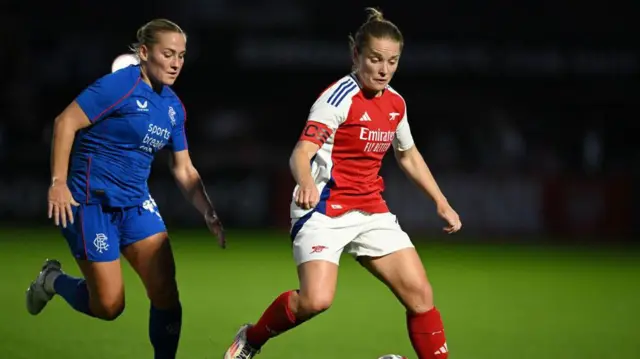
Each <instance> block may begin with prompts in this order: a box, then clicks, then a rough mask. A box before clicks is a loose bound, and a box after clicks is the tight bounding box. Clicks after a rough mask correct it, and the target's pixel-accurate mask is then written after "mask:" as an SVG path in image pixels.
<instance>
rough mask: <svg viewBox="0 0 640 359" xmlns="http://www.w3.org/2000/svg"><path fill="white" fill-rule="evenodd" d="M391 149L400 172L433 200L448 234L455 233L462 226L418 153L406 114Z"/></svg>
mask: <svg viewBox="0 0 640 359" xmlns="http://www.w3.org/2000/svg"><path fill="white" fill-rule="evenodd" d="M393 149H394V154H395V157H396V160H397V162H398V165H399V166H400V168H401V169H402V171H403V172H404V173H405V174H406V175H407V177H409V179H411V180H412V181H413V182H414V183H415V184H416V185H417V186H418V187H419V188H420V189H421V190H422V191H423V192H424V193H425V194H427V195H428V196H429V197H431V198H432V199H433V201H434V202H435V204H436V208H437V211H438V214H439V215H440V216H441V217H443V218H444V219H445V220H446V221H447V222H448V223H449V226H448V227H445V231H446V232H448V233H453V232H456V231H458V230H459V229H460V227H461V226H462V223H461V222H460V217H459V216H458V214H457V213H456V212H455V211H454V210H453V208H451V206H450V205H449V202H448V200H447V198H446V197H445V195H444V194H443V193H442V190H441V189H440V187H439V186H438V183H437V182H436V179H435V178H434V176H433V174H432V173H431V170H430V169H429V166H428V165H427V162H426V161H425V160H424V158H423V157H422V154H420V151H418V148H417V147H416V145H415V143H414V141H413V136H412V135H411V129H410V128H409V123H408V122H407V118H406V113H405V116H404V117H403V119H402V120H401V122H400V124H399V125H398V128H397V129H396V137H395V139H394V140H393Z"/></svg>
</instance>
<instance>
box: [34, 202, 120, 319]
mask: <svg viewBox="0 0 640 359" xmlns="http://www.w3.org/2000/svg"><path fill="white" fill-rule="evenodd" d="M73 211H74V218H75V219H76V220H75V222H74V224H72V225H70V226H68V227H67V228H65V229H63V230H62V233H63V235H64V237H65V238H66V239H67V242H68V244H69V247H70V249H71V251H72V254H73V256H74V257H75V258H76V261H77V263H78V266H79V267H80V270H81V271H82V274H83V276H84V278H76V277H72V276H70V275H67V274H65V273H64V272H63V271H62V269H61V265H60V263H59V262H58V261H56V260H47V261H46V262H45V265H44V266H43V268H42V270H41V271H40V274H39V275H38V277H37V278H36V280H34V281H33V282H32V283H31V285H30V286H29V288H28V289H27V293H26V299H27V310H28V311H29V313H31V314H33V315H36V314H38V313H40V312H41V311H42V310H43V309H44V307H45V306H46V304H47V303H48V302H49V301H50V300H51V299H52V298H53V296H54V295H56V294H58V295H60V296H61V297H63V298H64V299H65V301H67V303H69V305H70V306H71V307H72V308H74V309H75V310H77V311H79V312H81V313H84V314H86V315H89V316H92V317H97V318H100V319H104V320H113V319H115V318H117V317H118V316H119V315H120V314H121V313H122V311H123V310H124V285H123V282H122V273H121V268H120V260H119V245H118V232H117V231H116V228H115V226H114V225H113V224H112V221H111V219H112V218H111V217H113V216H114V215H118V214H117V213H108V212H107V213H105V212H103V211H102V208H101V206H99V205H80V206H78V207H75V208H74V209H73Z"/></svg>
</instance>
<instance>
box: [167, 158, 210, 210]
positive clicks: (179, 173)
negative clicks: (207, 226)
mask: <svg viewBox="0 0 640 359" xmlns="http://www.w3.org/2000/svg"><path fill="white" fill-rule="evenodd" d="M170 166H171V173H172V174H173V178H175V180H176V183H177V184H178V187H179V188H180V190H181V191H182V194H184V196H185V198H186V199H187V200H189V201H190V202H191V203H192V204H193V206H194V207H196V209H197V210H198V211H199V212H200V213H201V214H202V215H203V216H204V215H207V214H214V213H215V209H214V207H213V204H212V202H211V199H210V198H209V195H208V194H207V191H206V189H205V187H204V184H203V183H202V178H201V177H200V173H198V170H197V169H196V168H195V166H194V165H193V162H191V156H190V155H189V151H188V150H183V151H179V152H173V153H172V156H171V161H170Z"/></svg>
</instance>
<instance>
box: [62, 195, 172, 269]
mask: <svg viewBox="0 0 640 359" xmlns="http://www.w3.org/2000/svg"><path fill="white" fill-rule="evenodd" d="M73 219H74V221H73V224H72V225H68V226H67V228H63V229H62V235H63V236H64V238H65V239H66V240H67V242H68V244H69V248H70V249H71V253H72V254H73V256H74V257H75V258H77V259H86V260H88V261H91V262H111V261H114V260H116V259H118V258H120V249H121V248H124V247H126V246H128V245H130V244H133V243H135V242H138V241H141V240H143V239H145V238H147V237H149V236H152V235H154V234H157V233H161V232H166V230H167V228H166V227H165V225H164V221H163V220H162V217H161V216H160V212H158V207H157V205H156V203H155V201H154V200H153V199H152V198H151V197H149V200H146V201H145V202H144V203H142V204H140V205H138V206H133V207H125V208H113V207H105V206H102V205H100V204H81V205H80V206H78V207H73Z"/></svg>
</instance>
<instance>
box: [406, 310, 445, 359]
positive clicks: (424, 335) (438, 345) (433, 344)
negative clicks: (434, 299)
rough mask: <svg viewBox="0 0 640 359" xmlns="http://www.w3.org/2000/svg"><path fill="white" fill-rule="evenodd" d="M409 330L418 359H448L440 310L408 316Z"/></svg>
mask: <svg viewBox="0 0 640 359" xmlns="http://www.w3.org/2000/svg"><path fill="white" fill-rule="evenodd" d="M407 328H408V329H409V339H411V344H412V345H413V349H414V350H415V351H416V354H418V359H447V358H448V357H449V350H448V349H447V340H446V339H445V337H444V326H443V325H442V318H441V317H440V312H439V311H438V309H436V308H435V307H433V308H432V309H431V310H429V311H428V312H425V313H420V314H407Z"/></svg>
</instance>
